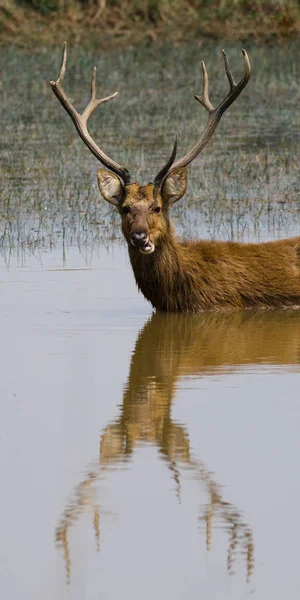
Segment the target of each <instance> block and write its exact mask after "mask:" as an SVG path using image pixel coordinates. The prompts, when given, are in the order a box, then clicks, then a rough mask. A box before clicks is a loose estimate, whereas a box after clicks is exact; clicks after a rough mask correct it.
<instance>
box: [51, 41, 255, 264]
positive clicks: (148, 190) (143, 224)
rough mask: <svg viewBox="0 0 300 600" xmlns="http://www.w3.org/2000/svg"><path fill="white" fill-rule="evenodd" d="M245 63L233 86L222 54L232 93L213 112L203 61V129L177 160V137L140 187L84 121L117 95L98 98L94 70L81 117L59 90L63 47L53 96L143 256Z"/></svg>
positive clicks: (161, 233)
mask: <svg viewBox="0 0 300 600" xmlns="http://www.w3.org/2000/svg"><path fill="white" fill-rule="evenodd" d="M242 54H243V59H244V76H243V77H242V79H241V80H240V81H239V82H238V83H237V84H236V83H235V82H234V79H233V76H232V73H231V70H230V66H229V62H228V59H227V56H226V54H225V52H224V50H223V58H224V64H225V71H226V75H227V78H228V81H229V85H230V89H229V92H228V94H227V96H226V97H225V98H224V100H222V102H220V104H219V105H218V106H217V107H216V108H214V106H213V105H212V104H211V102H210V99H209V94H208V75H207V72H206V68H205V64H204V62H202V72H203V90H202V95H201V96H195V99H196V100H197V101H198V102H200V103H201V104H202V105H203V106H204V108H205V109H206V110H207V112H208V121H207V125H206V127H205V129H204V131H203V133H202V134H201V135H200V137H199V139H198V140H197V142H196V143H195V144H194V146H193V147H192V148H191V150H190V151H189V152H187V154H185V155H184V156H183V157H182V158H181V159H179V160H177V161H175V157H176V150H177V137H176V139H175V143H174V147H173V150H172V153H171V156H170V158H169V159H168V161H167V162H166V164H165V165H164V167H163V168H162V169H161V170H160V171H159V173H158V174H157V175H156V177H155V179H154V182H153V183H148V184H147V185H144V186H141V185H139V184H138V183H132V182H131V177H130V173H129V171H128V169H127V168H126V167H124V166H122V165H120V164H119V163H117V162H115V161H114V160H112V159H111V158H109V157H108V156H107V155H106V154H105V153H104V152H103V150H101V148H100V147H99V146H97V144H96V143H95V141H94V140H93V139H92V137H91V136H90V134H89V132H88V129H87V121H88V118H89V117H90V116H91V114H92V112H93V111H94V110H95V108H96V107H97V106H99V104H102V103H103V102H107V101H109V100H111V99H112V98H114V97H115V96H116V95H117V92H116V93H115V94H112V95H111V96H107V97H106V98H101V99H97V98H96V67H95V68H94V72H93V76H92V83H91V99H90V101H89V103H88V105H87V107H86V108H85V110H84V111H83V113H82V114H79V113H78V112H77V111H76V109H75V108H74V106H73V105H72V103H71V101H70V99H69V98H68V96H67V95H66V94H65V92H64V90H63V88H62V81H63V79H64V75H65V71H66V61H67V48H66V44H65V45H64V50H63V59H62V65H61V70H60V74H59V77H58V79H57V81H51V82H50V85H51V87H52V89H53V92H54V93H55V95H56V96H57V98H58V99H59V101H60V103H61V104H62V106H63V107H64V108H65V110H66V111H67V112H68V113H69V115H70V117H71V119H72V121H73V122H74V125H75V127H76V129H77V131H78V134H79V135H80V137H81V139H82V140H83V141H84V143H85V144H86V145H87V146H88V148H89V149H90V151H91V152H92V154H94V156H95V157H96V158H97V159H98V160H99V161H100V162H101V163H102V164H103V165H104V166H105V167H107V168H108V169H109V171H108V170H106V169H99V170H98V185H99V189H100V192H101V194H102V196H103V198H104V200H107V201H108V202H110V203H111V204H113V205H114V206H116V207H117V208H118V211H119V213H120V215H121V218H122V231H123V233H124V236H125V238H126V240H127V242H128V244H129V245H130V246H131V248H132V249H133V248H136V250H137V251H139V252H141V253H142V254H152V252H154V251H155V248H157V247H158V246H159V243H160V242H161V240H162V239H163V238H164V237H165V236H166V235H167V234H168V232H169V227H170V223H169V217H168V212H169V207H170V205H171V204H173V203H174V202H177V200H179V199H180V198H182V196H183V195H184V193H185V191H186V188H187V169H186V167H187V166H188V165H189V164H190V163H191V162H192V161H193V160H194V159H195V158H196V156H198V154H200V152H201V151H202V150H203V148H204V146H206V144H207V142H208V141H209V140H210V138H211V136H212V134H213V133H214V131H215V129H216V127H217V125H218V123H219V121H220V119H221V117H222V115H223V113H224V112H225V111H226V110H227V108H229V106H230V105H231V104H232V103H233V102H234V101H235V100H236V98H237V97H238V96H239V94H240V93H241V91H242V90H243V89H244V87H245V86H246V85H247V83H248V81H249V79H250V75H251V66H250V62H249V58H248V55H247V52H246V51H245V50H243V51H242Z"/></svg>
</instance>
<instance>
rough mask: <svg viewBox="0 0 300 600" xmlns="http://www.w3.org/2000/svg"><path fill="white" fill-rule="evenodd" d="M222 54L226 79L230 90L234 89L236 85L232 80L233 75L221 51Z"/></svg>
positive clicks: (224, 54) (224, 53)
mask: <svg viewBox="0 0 300 600" xmlns="http://www.w3.org/2000/svg"><path fill="white" fill-rule="evenodd" d="M222 54H223V59H224V64H225V71H226V75H227V79H228V81H229V85H230V89H231V90H232V89H233V88H234V87H235V85H236V84H235V81H234V79H233V75H232V72H231V68H230V64H229V60H228V58H227V54H226V52H225V50H222Z"/></svg>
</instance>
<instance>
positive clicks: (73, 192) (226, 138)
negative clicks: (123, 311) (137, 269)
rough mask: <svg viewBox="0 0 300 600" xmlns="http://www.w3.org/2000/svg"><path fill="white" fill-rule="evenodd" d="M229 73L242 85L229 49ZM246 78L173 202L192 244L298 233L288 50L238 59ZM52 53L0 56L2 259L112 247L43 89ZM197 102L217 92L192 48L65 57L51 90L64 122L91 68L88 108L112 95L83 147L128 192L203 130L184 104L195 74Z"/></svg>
mask: <svg viewBox="0 0 300 600" xmlns="http://www.w3.org/2000/svg"><path fill="white" fill-rule="evenodd" d="M226 50H227V52H228V55H229V58H230V61H231V64H232V69H233V72H234V74H235V76H236V78H238V77H239V76H240V75H241V72H242V59H241V54H240V49H239V47H238V46H237V45H236V44H234V45H230V44H226ZM247 50H248V51H249V54H250V57H251V62H252V64H253V77H252V80H251V82H250V84H249V86H248V87H247V88H246V89H245V90H244V92H243V94H242V96H241V97H240V98H239V100H238V101H237V102H236V103H235V104H234V105H233V107H232V108H231V109H230V110H229V111H228V113H226V115H225V116H224V118H223V121H222V123H221V124H220V125H219V128H218V130H217V132H216V133H215V135H214V138H213V139H212V141H211V142H210V144H209V145H208V146H207V148H205V150H204V151H203V153H202V155H201V156H200V157H199V158H198V159H197V160H196V161H195V163H194V164H193V165H192V167H190V169H189V188H188V194H187V196H186V199H185V200H183V201H181V202H180V203H178V205H176V206H175V207H174V209H173V215H174V219H175V221H176V225H177V227H178V230H179V231H180V233H181V234H182V235H184V236H192V237H195V238H197V237H200V236H202V237H218V238H225V239H245V240H246V239H250V240H251V239H266V238H273V237H280V236H281V237H282V236H284V235H291V234H292V233H295V232H299V220H300V219H299V217H300V215H299V191H300V189H299V188H300V183H299V168H300V167H299V162H298V159H297V149H298V144H299V132H300V115H299V111H298V109H297V107H298V105H299V100H300V85H299V76H298V71H299V64H300V60H299V58H300V56H299V54H300V47H299V46H298V44H297V43H291V44H290V45H289V46H284V47H280V46H274V47H272V52H270V49H269V48H266V47H260V46H256V45H254V44H252V45H250V46H249V47H247ZM60 59H61V48H57V50H56V51H55V52H49V50H48V49H47V48H44V49H36V50H30V51H29V50H26V49H25V50H20V49H17V48H14V47H12V46H11V47H9V48H6V49H5V51H4V52H2V56H1V59H0V60H1V65H0V73H1V75H0V86H1V97H0V98H1V99H0V111H1V118H2V133H3V135H2V138H1V141H0V175H1V184H0V202H1V206H0V211H1V212H0V216H1V220H0V245H1V247H2V248H7V247H13V246H14V247H23V248H28V249H30V248H36V247H37V246H40V247H41V248H45V247H52V246H53V245H55V244H62V243H64V244H74V243H76V244H84V245H85V246H88V245H89V244H91V245H95V244H96V245H97V244H99V243H102V242H108V241H109V240H111V239H113V240H116V239H121V234H120V229H119V219H118V215H117V213H116V211H115V210H114V209H113V208H112V207H110V206H109V205H107V204H106V203H105V202H104V201H103V200H102V199H101V198H100V195H99V192H98V189H97V184H96V170H97V168H98V166H99V165H98V162H97V161H96V159H94V157H93V156H92V155H91V154H90V153H89V151H88V150H87V149H86V147H85V146H84V144H83V143H82V141H81V140H80V139H79V137H78V135H77V134H76V132H75V129H74V126H73V124H72V123H71V121H70V119H69V117H68V116H67V115H66V114H65V112H64V110H63V109H62V107H61V106H60V105H59V103H58V102H57V100H56V98H55V97H54V95H53V93H52V92H51V89H50V87H49V83H48V82H49V80H50V79H53V78H56V77H57V75H58V72H59V65H60ZM201 59H204V60H205V61H206V64H207V68H208V72H209V78H210V89H211V98H212V101H213V102H217V101H218V100H219V99H220V98H221V97H223V96H224V93H225V92H226V91H227V81H226V77H225V75H224V68H223V63H222V58H221V45H220V44H216V43H214V44H212V43H207V44H206V45H205V46H202V47H200V45H199V44H197V43H196V42H194V43H191V44H188V45H183V46H179V47H174V46H173V45H172V44H171V43H167V44H165V45H164V46H161V47H159V46H152V47H150V48H149V47H145V46H140V47H138V48H133V49H128V50H126V51H122V52H118V51H116V50H111V51H99V50H98V49H97V48H94V49H93V50H92V49H91V48H90V49H88V50H83V49H81V48H79V47H76V46H74V47H69V58H68V69H67V75H66V79H65V87H66V89H67V91H68V93H69V94H70V96H71V98H72V99H73V100H74V104H75V106H76V108H78V109H79V110H80V109H82V108H83V107H84V106H85V104H86V103H87V101H88V98H89V87H90V76H91V72H92V68H93V66H94V64H96V65H97V67H98V94H99V95H107V94H110V93H112V92H114V91H119V96H117V97H116V98H115V99H114V100H113V101H111V102H110V103H107V104H105V105H103V106H101V107H99V108H98V111H97V112H96V113H95V115H93V117H92V119H91V124H90V129H91V133H92V134H93V135H94V137H95V139H96V140H97V142H99V144H100V145H101V146H102V147H103V148H104V149H105V151H106V152H107V153H108V154H109V155H111V156H113V157H114V158H115V159H116V160H118V161H119V162H122V163H124V164H126V165H127V166H128V167H129V169H130V170H131V171H132V174H133V177H134V178H136V179H137V180H138V181H141V182H147V181H150V180H152V179H153V177H154V175H155V173H156V172H157V171H158V170H159V168H160V166H161V164H162V163H163V162H165V159H166V157H167V156H168V155H169V153H170V150H171V148H172V144H173V140H174V136H175V133H176V132H177V133H178V134H179V151H178V152H179V154H180V153H182V152H184V151H185V150H186V148H187V147H188V146H189V145H191V144H192V143H193V141H194V140H195V139H196V137H197V135H198V132H199V130H200V129H201V127H203V125H204V123H205V122H206V113H205V111H204V109H203V108H202V107H201V106H200V105H199V104H198V103H196V102H195V100H194V98H193V94H194V93H200V91H201V68H200V60H201Z"/></svg>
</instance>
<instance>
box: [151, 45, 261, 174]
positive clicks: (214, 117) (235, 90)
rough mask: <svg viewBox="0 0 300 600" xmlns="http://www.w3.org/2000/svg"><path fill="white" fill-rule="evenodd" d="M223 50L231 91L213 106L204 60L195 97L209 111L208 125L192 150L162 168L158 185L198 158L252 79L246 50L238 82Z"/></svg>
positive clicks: (243, 52) (243, 51)
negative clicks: (167, 166) (199, 86)
mask: <svg viewBox="0 0 300 600" xmlns="http://www.w3.org/2000/svg"><path fill="white" fill-rule="evenodd" d="M222 52H223V58H224V63H225V71H226V75H227V78H228V81H229V85H230V90H229V93H228V94H227V96H226V98H225V99H224V100H222V102H221V103H220V104H219V105H218V106H217V107H216V108H214V107H213V105H212V104H211V102H210V100H209V93H208V75H207V71H206V68H205V64H204V62H203V61H202V71H203V91H202V96H195V98H196V100H198V102H200V103H201V104H202V106H204V108H206V110H207V111H208V121H207V124H206V127H205V129H204V131H203V133H202V134H201V136H200V138H199V139H198V141H197V142H196V144H195V145H194V146H193V147H192V148H191V150H190V151H189V152H188V153H187V154H185V155H184V156H183V157H182V158H180V159H179V160H177V161H176V162H175V163H173V165H172V166H169V169H168V170H166V166H165V167H164V168H163V169H161V171H160V172H159V174H158V175H157V176H156V178H155V183H156V185H162V184H163V182H164V180H165V179H166V177H167V176H168V175H170V173H171V172H172V171H174V170H175V169H178V168H180V167H187V165H189V164H190V163H191V162H192V161H193V160H194V159H195V158H196V156H198V154H200V152H201V151H202V150H203V148H204V146H206V144H207V142H209V140H210V138H211V136H212V134H213V133H214V131H215V129H216V127H217V125H218V123H219V121H220V119H221V117H222V115H223V113H224V112H225V111H226V110H227V108H229V106H230V105H231V104H232V103H233V102H234V101H235V100H236V99H237V97H238V96H239V95H240V93H241V91H242V90H243V89H244V87H246V85H247V83H248V81H249V79H250V76H251V65H250V61H249V57H248V54H247V52H246V50H242V54H243V59H244V77H242V79H241V80H240V81H239V82H238V83H235V81H234V79H233V76H232V72H231V69H230V66H229V61H228V58H227V55H226V53H225V51H224V50H222ZM174 158H175V157H174ZM168 163H169V161H168ZM168 163H167V165H168ZM161 173H163V176H162V177H161Z"/></svg>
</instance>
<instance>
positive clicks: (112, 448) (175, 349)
mask: <svg viewBox="0 0 300 600" xmlns="http://www.w3.org/2000/svg"><path fill="white" fill-rule="evenodd" d="M262 362H267V363H273V364H291V365H292V364H294V365H296V364H299V362H300V319H299V313H298V312H297V311H280V312H279V311H278V312H277V311H270V312H262V311H260V312H257V313H256V312H237V313H231V314H228V313H227V314H224V313H223V314H201V315H195V316H194V315H185V314H154V315H153V316H152V317H151V318H150V320H149V321H148V322H147V323H146V325H145V326H144V328H143V329H142V331H141V332H140V334H139V336H138V339H137V342H136V346H135V350H134V353H133V355H132V359H131V365H130V372H129V377H128V382H127V385H126V387H125V389H124V394H123V403H122V407H121V409H120V414H119V416H118V417H117V418H116V419H115V420H114V421H113V422H111V423H110V424H109V425H108V426H107V427H106V428H105V429H104V431H103V433H102V436H101V440H100V460H99V463H98V464H97V466H96V468H95V467H93V468H92V469H90V471H89V472H88V473H87V476H86V478H85V479H84V480H83V481H82V482H81V483H80V484H79V485H78V487H77V489H76V491H75V494H74V495H73V497H72V500H71V501H70V503H69V504H68V505H67V507H66V509H65V511H64V513H63V515H62V517H61V519H60V522H59V524H58V527H57V530H56V541H57V544H58V545H61V546H62V547H63V550H64V556H65V562H66V570H67V576H68V578H69V577H70V569H71V562H70V550H69V545H68V530H69V529H70V527H71V526H72V524H74V522H75V521H76V519H78V518H79V517H80V515H81V513H82V511H84V510H86V507H91V509H92V511H93V514H94V528H95V535H96V540H97V546H98V548H100V515H101V510H100V509H99V507H97V506H96V503H95V501H94V492H93V485H94V482H95V481H96V480H100V479H101V478H102V477H104V474H105V473H106V472H107V470H108V469H109V468H113V466H114V465H115V464H116V463H120V462H121V461H125V460H129V459H130V457H131V455H132V453H133V451H134V449H135V448H136V447H137V446H139V445H141V444H143V443H150V444H153V445H155V446H156V447H157V448H158V450H159V452H160V455H161V457H162V458H163V460H164V461H165V462H166V464H167V466H168V468H169V469H170V471H171V473H172V476H173V477H174V481H175V484H176V492H177V495H178V497H179V498H180V475H184V473H186V472H188V473H189V474H190V475H191V476H192V477H193V479H194V480H197V481H198V482H199V483H200V484H201V486H203V485H204V486H205V489H206V491H207V498H208V501H207V505H206V507H204V508H203V507H202V509H201V511H200V515H199V519H200V522H201V523H203V524H204V526H205V532H206V546H207V550H210V548H211V544H212V532H213V527H214V524H216V526H217V525H220V522H221V524H222V528H223V529H224V530H226V531H227V532H228V549H227V568H228V570H229V572H232V570H233V565H234V560H235V558H236V556H237V555H238V554H242V555H243V556H245V558H246V570H247V578H248V579H249V578H250V576H251V572H252V569H253V563H254V557H253V554H254V552H253V539H252V531H251V529H250V527H249V526H248V525H247V524H246V522H245V521H244V520H243V517H242V514H241V512H240V511H239V510H238V509H237V508H236V507H234V506H233V505H232V504H230V503H228V502H226V501H225V500H224V499H223V497H222V490H221V487H220V485H218V483H217V482H216V481H215V480H214V478H213V476H212V474H211V473H210V472H209V470H208V469H207V468H206V467H205V466H204V464H202V462H201V461H199V460H197V459H195V458H194V457H193V456H192V455H191V452H190V444H189V437H188V433H187V431H186V429H185V428H184V426H182V425H180V424H178V423H176V422H174V421H173V419H172V414H171V407H172V400H173V397H174V394H175V391H176V384H177V382H178V380H179V379H180V378H181V377H184V376H193V375H198V376H205V374H206V373H208V372H209V371H211V370H214V369H216V368H217V369H218V372H223V373H228V372H231V371H234V370H236V369H238V368H240V366H243V365H249V364H257V363H262Z"/></svg>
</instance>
